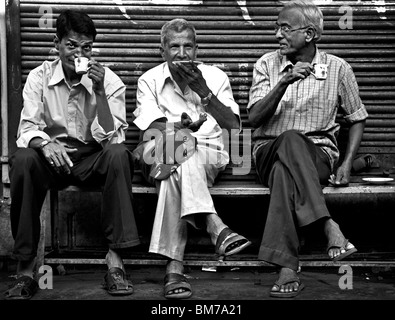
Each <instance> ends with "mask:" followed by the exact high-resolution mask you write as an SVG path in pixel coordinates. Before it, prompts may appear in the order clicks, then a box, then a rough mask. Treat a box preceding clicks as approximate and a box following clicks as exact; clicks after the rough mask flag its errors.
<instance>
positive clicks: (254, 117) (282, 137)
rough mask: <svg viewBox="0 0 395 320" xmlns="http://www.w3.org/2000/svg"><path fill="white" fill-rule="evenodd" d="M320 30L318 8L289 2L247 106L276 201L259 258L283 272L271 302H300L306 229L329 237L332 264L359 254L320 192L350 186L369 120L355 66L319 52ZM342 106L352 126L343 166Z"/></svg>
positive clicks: (257, 156)
mask: <svg viewBox="0 0 395 320" xmlns="http://www.w3.org/2000/svg"><path fill="white" fill-rule="evenodd" d="M322 30H323V15H322V12H321V10H320V9H319V8H318V7H317V6H315V5H314V4H313V3H312V2H309V1H291V2H288V3H287V4H286V5H285V6H284V7H283V9H282V10H281V12H280V13H279V16H278V19H277V22H276V26H275V35H276V39H277V41H278V43H279V45H280V47H279V49H278V50H276V51H275V52H270V53H267V54H265V55H263V56H262V57H261V58H260V59H259V60H258V61H257V63H256V64H255V67H254V73H253V82H252V87H251V89H250V101H249V104H248V107H247V109H248V113H249V121H250V123H251V125H252V126H253V127H254V128H256V129H255V131H254V133H253V142H254V147H253V157H254V160H255V163H256V169H257V173H258V175H259V178H260V180H261V182H262V183H263V184H264V185H266V186H268V187H269V188H270V194H271V196H270V203H269V209H268V215H267V220H266V225H265V229H264V232H263V238H262V242H261V247H260V251H259V259H262V260H265V261H267V262H269V263H272V264H274V265H276V266H278V267H279V278H278V280H277V281H276V283H275V284H274V286H273V287H272V289H271V291H270V295H271V296H273V297H294V296H296V295H297V294H298V293H299V292H300V291H301V290H302V289H303V287H304V286H303V284H302V283H301V281H300V279H299V277H298V275H297V270H298V266H299V258H298V250H299V243H300V241H299V235H300V232H301V231H303V230H305V229H306V228H305V227H306V226H313V227H315V228H321V230H322V231H323V232H324V234H325V236H326V238H327V240H328V249H327V253H328V256H329V258H330V259H332V260H335V261H338V260H341V259H344V258H345V257H347V256H349V255H350V254H351V253H353V252H355V251H356V248H355V247H354V246H353V245H352V244H351V243H350V242H348V240H347V239H346V238H345V236H344V235H343V233H342V232H341V231H340V228H339V225H338V224H337V223H335V222H334V221H333V219H332V218H331V215H330V213H329V211H328V209H327V206H326V203H325V199H324V195H323V193H322V186H323V185H327V184H328V182H329V183H331V184H332V185H334V186H345V185H347V184H348V183H349V179H350V172H351V167H352V162H353V159H354V157H355V154H356V152H357V150H358V147H359V144H360V141H361V137H362V133H363V130H364V127H365V119H366V118H367V116H368V115H367V111H366V108H365V106H364V105H363V104H362V102H361V99H360V97H359V90H358V85H357V82H356V79H355V76H354V73H353V71H352V69H351V67H350V65H349V64H348V63H347V62H346V61H344V60H343V59H340V58H338V57H336V56H334V55H331V54H328V53H326V52H324V51H321V50H319V49H318V48H317V45H316V42H317V41H318V40H319V39H320V38H321V34H322ZM318 69H320V70H321V71H320V72H318ZM339 107H340V108H341V109H342V110H343V113H344V118H345V120H346V122H348V123H349V125H350V130H349V138H348V146H347V150H346V152H345V155H344V160H343V162H342V163H341V164H340V165H338V159H339V150H338V148H337V142H336V136H337V134H338V131H339V124H338V123H336V121H335V120H336V115H337V113H338V109H339Z"/></svg>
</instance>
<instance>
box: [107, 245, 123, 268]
mask: <svg viewBox="0 0 395 320" xmlns="http://www.w3.org/2000/svg"><path fill="white" fill-rule="evenodd" d="M106 263H107V266H108V269H111V268H114V267H116V268H120V269H122V270H123V271H124V272H125V267H124V265H123V261H122V258H121V256H120V255H119V253H117V252H116V251H114V250H111V249H109V250H108V253H107V255H106Z"/></svg>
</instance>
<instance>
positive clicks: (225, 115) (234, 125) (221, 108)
mask: <svg viewBox="0 0 395 320" xmlns="http://www.w3.org/2000/svg"><path fill="white" fill-rule="evenodd" d="M206 110H207V112H208V113H210V114H211V115H212V116H213V117H214V118H215V120H217V122H218V124H219V125H220V127H221V128H224V129H226V130H229V131H230V130H231V129H239V120H238V119H237V116H236V115H235V114H234V113H233V111H232V109H231V108H228V107H226V106H225V105H224V104H223V103H222V102H221V101H219V100H218V98H217V97H216V96H215V95H213V96H212V98H211V100H210V103H209V104H208V105H207V107H206Z"/></svg>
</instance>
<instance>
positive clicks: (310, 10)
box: [283, 0, 324, 41]
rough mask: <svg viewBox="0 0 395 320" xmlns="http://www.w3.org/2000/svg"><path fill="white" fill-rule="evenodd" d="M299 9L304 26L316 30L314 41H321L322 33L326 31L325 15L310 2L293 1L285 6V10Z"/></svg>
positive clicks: (306, 0) (303, 0) (307, 0)
mask: <svg viewBox="0 0 395 320" xmlns="http://www.w3.org/2000/svg"><path fill="white" fill-rule="evenodd" d="M286 9H297V10H299V11H300V13H301V14H302V16H303V18H302V25H303V26H312V27H313V28H314V29H315V31H316V32H315V36H314V39H313V40H314V41H319V40H320V39H321V35H322V31H323V30H324V15H323V14H322V11H321V9H320V8H318V7H317V6H316V5H315V4H314V3H313V2H312V1H310V0H292V1H290V2H288V3H286V4H285V5H284V8H283V10H286Z"/></svg>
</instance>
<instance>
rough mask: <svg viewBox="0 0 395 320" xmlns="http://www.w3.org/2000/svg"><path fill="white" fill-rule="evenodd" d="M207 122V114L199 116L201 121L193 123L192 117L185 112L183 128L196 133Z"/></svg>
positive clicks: (182, 118) (182, 116) (182, 121)
mask: <svg viewBox="0 0 395 320" xmlns="http://www.w3.org/2000/svg"><path fill="white" fill-rule="evenodd" d="M206 120H207V114H206V113H201V114H200V115H199V120H196V121H195V122H192V119H191V117H190V116H189V115H188V114H187V113H186V112H183V113H182V115H181V125H182V127H183V128H187V129H189V130H191V131H192V132H196V131H198V130H199V128H200V127H201V126H202V124H203V123H204V122H205V121H206Z"/></svg>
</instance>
